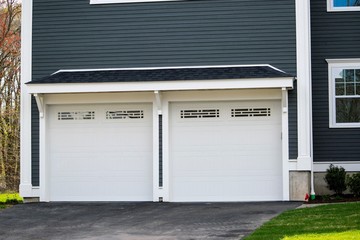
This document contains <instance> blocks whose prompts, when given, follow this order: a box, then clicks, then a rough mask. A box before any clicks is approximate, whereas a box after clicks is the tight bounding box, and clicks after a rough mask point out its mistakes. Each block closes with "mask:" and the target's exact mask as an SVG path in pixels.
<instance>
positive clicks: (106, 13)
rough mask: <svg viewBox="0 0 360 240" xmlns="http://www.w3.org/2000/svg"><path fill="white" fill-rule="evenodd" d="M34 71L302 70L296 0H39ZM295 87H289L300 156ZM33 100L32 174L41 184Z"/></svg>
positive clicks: (292, 132) (292, 134) (293, 138)
mask: <svg viewBox="0 0 360 240" xmlns="http://www.w3.org/2000/svg"><path fill="white" fill-rule="evenodd" d="M32 33H33V44H32V48H33V55H32V59H33V68H32V69H33V72H32V78H33V79H37V78H40V77H43V76H47V75H49V74H51V73H53V72H55V71H57V70H59V69H91V68H97V69H98V68H119V67H121V68H123V67H161V66H199V65H202V66H203V65H227V64H229V65H232V64H265V63H266V64H271V65H273V66H275V67H277V68H279V69H281V70H284V71H286V72H288V73H292V74H294V75H296V27H295V0H294V1H285V0H277V1H271V2H269V1H265V0H262V1H257V2H256V4H254V1H251V0H241V1H238V0H206V1H170V2H153V3H135V4H108V5H90V4H89V0H78V1H71V0H60V1H45V0H34V1H33V32H32ZM296 106H297V103H296V89H295V90H292V91H290V92H289V144H290V150H289V155H290V159H296V158H297V144H296V142H297V134H296V132H297V124H296V123H297V109H296ZM38 125H39V123H38V114H37V110H36V103H35V101H33V118H32V140H33V146H32V158H33V160H32V182H33V185H34V186H37V184H39V177H38V176H39V174H38V162H39V153H38V152H39V149H38V145H37V143H38V139H39V136H38Z"/></svg>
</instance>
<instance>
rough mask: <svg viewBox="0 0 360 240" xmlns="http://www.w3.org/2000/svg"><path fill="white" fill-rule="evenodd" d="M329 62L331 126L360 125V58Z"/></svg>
mask: <svg viewBox="0 0 360 240" xmlns="http://www.w3.org/2000/svg"><path fill="white" fill-rule="evenodd" d="M328 62H329V103H330V106H329V108H330V111H329V112H330V127H360V59H358V60H355V61H353V62H351V61H350V60H328Z"/></svg>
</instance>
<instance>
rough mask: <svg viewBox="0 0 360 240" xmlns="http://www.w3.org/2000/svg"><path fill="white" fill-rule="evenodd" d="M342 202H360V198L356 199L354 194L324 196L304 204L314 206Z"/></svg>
mask: <svg viewBox="0 0 360 240" xmlns="http://www.w3.org/2000/svg"><path fill="white" fill-rule="evenodd" d="M342 202H360V197H355V196H354V195H352V194H344V195H341V196H337V195H331V196H329V195H323V196H316V198H315V199H314V200H309V201H308V202H304V203H305V204H314V203H342Z"/></svg>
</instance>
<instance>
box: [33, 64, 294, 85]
mask: <svg viewBox="0 0 360 240" xmlns="http://www.w3.org/2000/svg"><path fill="white" fill-rule="evenodd" d="M283 77H293V76H292V75H291V74H288V73H285V72H283V71H280V70H277V69H275V68H272V67H271V66H236V67H207V68H204V67H199V68H194V67H191V68H190V67H189V68H172V69H171V68H166V69H140V70H139V69H125V70H122V69H121V70H89V71H78V72H76V71H60V72H57V73H55V74H53V75H50V76H46V77H43V78H40V79H35V80H33V81H31V82H29V83H28V84H43V83H101V82H149V81H179V80H219V79H254V78H283Z"/></svg>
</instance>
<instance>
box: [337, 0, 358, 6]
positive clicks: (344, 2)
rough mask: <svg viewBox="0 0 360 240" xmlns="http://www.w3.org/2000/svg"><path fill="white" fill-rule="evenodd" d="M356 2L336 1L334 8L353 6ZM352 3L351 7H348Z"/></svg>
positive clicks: (350, 0) (349, 0) (354, 0)
mask: <svg viewBox="0 0 360 240" xmlns="http://www.w3.org/2000/svg"><path fill="white" fill-rule="evenodd" d="M355 2H356V0H334V7H345V6H353V5H354V3H355ZM348 3H350V5H348Z"/></svg>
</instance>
